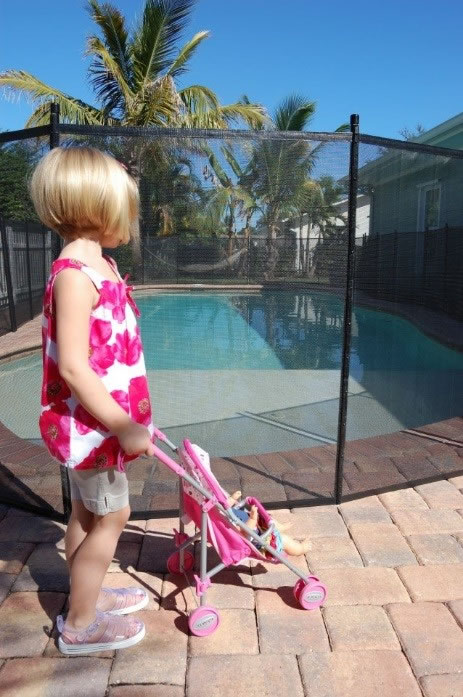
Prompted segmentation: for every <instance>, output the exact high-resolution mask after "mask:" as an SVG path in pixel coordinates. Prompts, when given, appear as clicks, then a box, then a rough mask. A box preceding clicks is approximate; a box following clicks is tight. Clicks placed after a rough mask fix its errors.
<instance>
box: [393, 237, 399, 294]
mask: <svg viewBox="0 0 463 697" xmlns="http://www.w3.org/2000/svg"><path fill="white" fill-rule="evenodd" d="M398 270H399V233H398V231H397V230H395V232H394V274H393V279H392V282H393V283H394V289H393V290H394V292H393V295H394V302H397V291H398V288H397V285H398V278H397V276H398Z"/></svg>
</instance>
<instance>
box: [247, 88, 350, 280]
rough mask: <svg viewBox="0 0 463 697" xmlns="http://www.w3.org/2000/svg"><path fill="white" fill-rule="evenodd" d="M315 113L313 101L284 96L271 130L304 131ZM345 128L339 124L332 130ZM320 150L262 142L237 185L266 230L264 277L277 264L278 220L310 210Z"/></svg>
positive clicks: (298, 144)
mask: <svg viewBox="0 0 463 697" xmlns="http://www.w3.org/2000/svg"><path fill="white" fill-rule="evenodd" d="M314 113H315V102H311V101H308V100H307V99H305V98H304V97H302V96H300V95H291V96H289V97H287V98H286V99H285V100H283V102H282V103H281V104H280V105H279V106H278V108H277V110H276V112H275V117H274V119H273V125H272V127H273V128H274V129H276V130H278V131H300V132H302V131H304V130H305V128H306V126H307V125H308V124H309V123H310V121H311V120H312V118H313V116H314ZM348 129H349V125H348V124H343V125H341V126H339V128H337V129H336V132H342V131H346V130H348ZM322 147H323V143H320V144H319V145H317V146H316V147H313V146H312V144H311V143H310V141H308V140H304V139H301V140H293V139H290V140H285V139H283V138H281V139H278V138H275V139H265V138H264V139H262V140H260V142H259V143H258V145H257V146H256V147H255V149H254V152H253V154H252V156H251V158H250V161H249V164H248V166H247V168H246V171H245V172H244V174H243V176H242V178H241V181H240V184H241V185H242V186H243V187H244V188H246V189H247V190H249V191H251V192H252V195H253V197H254V199H255V201H256V204H257V206H258V208H259V210H260V211H261V213H262V219H261V221H262V223H263V224H264V225H265V227H266V228H267V247H268V255H267V268H266V271H265V274H264V277H265V278H271V277H272V276H273V274H274V271H275V268H276V264H277V261H278V249H277V246H276V237H277V233H278V232H279V231H280V230H281V225H282V220H283V219H284V218H288V217H291V216H294V215H295V214H297V213H298V212H299V213H300V212H301V211H303V210H310V208H311V206H312V207H313V202H314V192H316V191H317V190H318V194H317V196H318V197H320V195H321V189H320V185H319V184H317V182H315V181H314V180H313V179H311V178H310V173H311V171H312V169H313V166H314V164H315V161H316V158H317V156H318V154H319V152H320V150H321V148H322Z"/></svg>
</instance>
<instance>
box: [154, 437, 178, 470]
mask: <svg viewBox="0 0 463 697" xmlns="http://www.w3.org/2000/svg"><path fill="white" fill-rule="evenodd" d="M153 447H154V454H155V456H156V457H157V458H158V459H159V460H161V462H163V463H164V464H165V465H167V467H168V468H169V469H171V470H172V471H173V472H175V474H178V476H179V477H184V476H185V475H186V472H185V470H184V469H183V467H181V465H179V464H178V463H177V462H175V460H172V458H171V457H169V456H168V455H166V453H164V452H163V451H162V450H161V449H160V448H158V446H157V445H155V444H154V443H153Z"/></svg>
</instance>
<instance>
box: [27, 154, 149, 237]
mask: <svg viewBox="0 0 463 697" xmlns="http://www.w3.org/2000/svg"><path fill="white" fill-rule="evenodd" d="M29 191H30V196H31V199H32V202H33V204H34V207H35V210H36V211H37V215H38V216H39V218H40V220H41V221H42V222H43V223H44V225H46V226H47V227H50V228H52V229H53V230H56V232H58V233H59V234H60V235H61V237H63V238H64V239H65V240H67V241H70V240H73V239H76V238H78V237H90V238H92V239H95V238H96V239H98V241H99V242H100V244H101V245H102V246H103V247H104V246H105V243H109V244H111V246H117V245H118V244H126V243H127V242H129V240H130V239H131V238H133V237H134V236H135V235H136V234H138V233H137V231H138V225H135V222H136V220H137V218H138V209H139V194H138V188H137V185H136V183H135V180H134V179H133V178H132V177H130V176H129V175H128V173H127V171H126V170H125V169H124V166H123V165H121V164H120V163H119V162H118V161H117V160H115V159H114V158H113V157H111V156H110V155H107V154H106V153H104V152H101V151H100V150H96V149H94V148H87V147H70V148H54V149H53V150H51V151H50V152H49V153H47V154H46V155H45V156H44V157H43V158H42V159H41V160H40V162H39V163H38V165H37V166H36V168H35V169H34V171H33V173H32V177H31V179H30V182H29Z"/></svg>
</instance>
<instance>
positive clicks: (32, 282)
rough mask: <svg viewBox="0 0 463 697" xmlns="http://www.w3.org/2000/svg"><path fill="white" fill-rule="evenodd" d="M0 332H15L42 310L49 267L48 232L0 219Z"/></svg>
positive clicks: (36, 225)
mask: <svg viewBox="0 0 463 697" xmlns="http://www.w3.org/2000/svg"><path fill="white" fill-rule="evenodd" d="M0 226H1V238H0V239H1V243H0V331H1V332H2V333H4V332H5V331H15V330H16V329H17V327H18V326H20V325H21V324H23V323H24V322H26V321H27V320H29V319H33V318H34V317H35V316H36V315H37V314H38V313H39V312H41V309H42V299H43V293H44V290H45V285H46V281H47V278H48V273H49V270H50V265H51V257H52V250H51V237H52V233H51V231H50V230H46V229H45V228H44V227H43V225H40V224H38V223H27V222H26V223H21V222H17V221H8V220H3V219H0Z"/></svg>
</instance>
